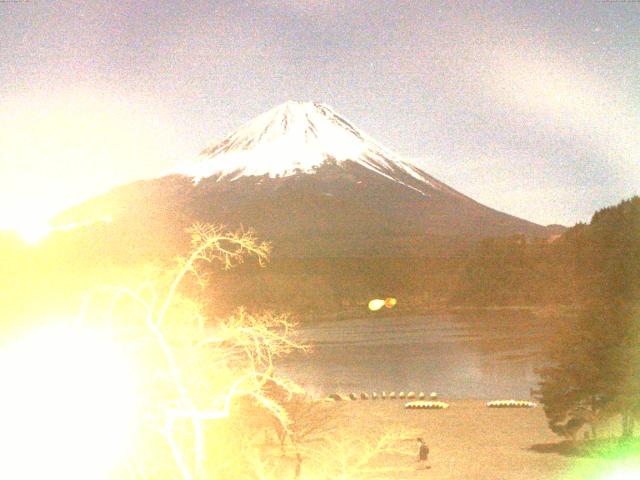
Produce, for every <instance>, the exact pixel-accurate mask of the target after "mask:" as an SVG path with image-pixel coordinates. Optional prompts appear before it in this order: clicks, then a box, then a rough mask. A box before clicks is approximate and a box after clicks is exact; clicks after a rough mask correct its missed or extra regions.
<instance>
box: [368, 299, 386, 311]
mask: <svg viewBox="0 0 640 480" xmlns="http://www.w3.org/2000/svg"><path fill="white" fill-rule="evenodd" d="M382 307H384V300H381V299H379V298H374V299H373V300H371V301H370V302H369V310H371V311H372V312H377V311H378V310H380V309H381V308H382Z"/></svg>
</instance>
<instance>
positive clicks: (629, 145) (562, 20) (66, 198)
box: [0, 0, 640, 225]
mask: <svg viewBox="0 0 640 480" xmlns="http://www.w3.org/2000/svg"><path fill="white" fill-rule="evenodd" d="M287 99H293V100H314V101H321V102H324V103H327V104H329V105H331V106H332V107H333V108H334V109H335V110H336V111H338V112H339V113H341V114H342V115H344V116H345V117H346V118H348V119H349V120H350V121H352V122H353V123H354V124H355V125H356V126H358V127H360V128H361V129H363V130H365V131H366V132H367V133H369V134H370V135H372V136H373V137H374V138H377V139H378V140H379V141H380V142H381V143H383V144H385V145H386V146H388V147H389V148H391V149H392V150H395V151H397V152H398V153H400V154H401V155H403V156H405V157H407V158H409V159H412V160H414V161H415V162H416V163H418V164H419V165H420V166H421V167H422V168H424V169H425V170H426V171H427V172H429V173H431V174H432V175H434V176H436V177H437V178H439V179H441V180H443V181H445V182H446V183H448V184H449V185H451V186H452V187H454V188H456V189H458V190H460V191H461V192H463V193H465V194H467V195H469V196H471V197H473V198H475V199H476V200H478V201H481V202H482V203H485V204H487V205H489V206H491V207H494V208H497V209H499V210H502V211H506V212H508V213H512V214H514V215H518V216H521V217H523V218H526V219H529V220H532V221H535V222H538V223H543V224H548V223H563V224H566V225H570V224H573V223H575V222H577V221H588V220H589V218H590V215H591V214H592V213H593V211H594V210H596V209H598V208H601V207H603V206H606V205H608V204H612V203H616V202H618V201H619V200H621V199H622V198H623V197H628V196H630V195H632V194H637V193H640V192H639V186H640V3H638V2H596V1H594V2H561V1H555V2H541V1H535V2H533V1H532V2H513V1H507V2H475V1H474V2H422V1H396V2H383V1H372V0H369V1H367V2H361V1H349V0H344V1H331V0H315V1H304V0H262V1H257V0H256V1H239V0H235V1H209V2H202V1H201V2H197V1H178V0H173V1H167V2H165V1H157V0H156V1H138V2H134V1H119V2H113V1H111V2H70V1H48V0H33V1H27V2H16V3H13V2H9V3H6V2H2V1H0V122H1V123H0V131H2V132H4V133H0V143H2V144H3V145H5V147H6V148H3V149H1V150H2V151H0V224H1V223H2V221H1V220H2V217H3V215H4V216H5V217H6V216H7V215H9V213H8V212H9V210H12V209H13V210H15V208H16V205H24V208H25V209H26V210H27V211H29V212H31V214H33V215H36V214H37V212H39V211H41V212H44V213H46V214H47V215H49V214H51V213H53V211H54V210H55V209H58V208H60V207H62V206H66V205H69V204H72V203H74V202H77V201H79V200H81V199H84V198H87V197H89V196H91V195H93V194H94V193H95V192H97V191H104V190H106V189H108V188H110V187H112V186H114V185H116V184H118V183H123V182H127V181H131V180H134V179H137V178H141V177H153V176H157V175H159V174H161V173H162V172H164V171H166V170H167V169H168V168H170V167H171V166H172V165H174V164H176V163H178V162H180V161H182V160H184V159H187V158H190V157H192V156H193V155H195V154H196V153H197V152H198V151H199V150H201V149H202V148H203V147H204V146H205V145H207V144H209V143H211V142H212V141H213V140H215V139H216V138H219V137H221V136H223V135H224V134H225V133H228V132H229V131H230V130H232V129H233V128H235V127H237V126H239V125H240V124H241V123H243V122H245V121H247V120H249V119H251V118H252V117H254V116H255V115H257V114H259V113H261V112H263V111H265V110H267V109H269V108H271V107H273V106H275V105H276V104H278V103H281V102H283V101H285V100H287ZM7 145H8V147H7ZM36 192H37V195H38V197H39V200H38V201H35V200H34V195H36ZM3 212H4V213H3Z"/></svg>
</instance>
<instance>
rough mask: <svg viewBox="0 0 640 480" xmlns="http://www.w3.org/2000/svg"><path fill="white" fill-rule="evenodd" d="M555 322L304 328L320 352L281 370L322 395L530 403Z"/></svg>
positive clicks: (512, 319) (350, 323)
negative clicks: (418, 395)
mask: <svg viewBox="0 0 640 480" xmlns="http://www.w3.org/2000/svg"><path fill="white" fill-rule="evenodd" d="M554 324H555V322H553V321H549V320H548V319H543V318H538V317H536V316H534V315H532V314H529V313H526V312H525V313H523V312H519V311H506V312H490V313H487V312H484V313H473V314H471V313H464V314H437V315H427V316H414V317H401V318H376V317H372V316H370V317H368V318H366V319H353V320H342V321H339V322H327V323H320V324H316V325H311V326H306V327H303V328H301V330H300V333H301V336H302V338H303V339H304V341H306V342H307V343H310V344H311V346H312V352H311V353H308V354H300V353H297V354H295V355H292V356H290V357H288V358H286V359H284V360H282V361H281V362H280V363H279V364H278V369H279V371H280V372H282V373H284V374H287V375H290V376H291V377H292V378H293V379H295V380H296V381H298V382H299V383H300V384H302V385H303V386H304V387H305V388H307V389H309V390H310V391H312V392H316V393H319V394H328V393H331V392H350V391H360V390H363V391H369V392H371V391H377V392H380V391H383V390H385V391H387V392H389V391H396V392H399V391H401V390H404V391H409V390H414V391H424V392H427V393H428V392H431V391H437V392H439V393H441V394H442V396H444V397H447V398H481V399H490V398H491V399H495V398H512V397H513V398H515V397H518V398H524V399H527V398H529V395H530V389H531V388H532V387H535V385H536V382H537V377H536V375H535V373H534V372H533V369H534V368H535V367H537V366H540V364H541V362H542V360H543V359H542V355H541V351H542V349H543V348H544V346H545V344H546V342H547V341H548V340H549V339H550V338H551V337H552V336H553V332H554Z"/></svg>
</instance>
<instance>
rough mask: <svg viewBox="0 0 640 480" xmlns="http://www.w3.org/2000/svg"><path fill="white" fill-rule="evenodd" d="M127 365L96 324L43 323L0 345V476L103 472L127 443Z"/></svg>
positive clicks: (24, 479) (130, 413)
mask: <svg viewBox="0 0 640 480" xmlns="http://www.w3.org/2000/svg"><path fill="white" fill-rule="evenodd" d="M134 370H135V369H134V368H133V362H131V361H130V359H129V358H128V356H127V355H126V354H125V352H124V351H123V349H121V348H120V347H119V346H118V345H117V344H116V343H115V342H113V341H112V340H111V339H110V338H109V336H108V335H107V334H105V333H103V332H94V331H88V330H82V329H77V328H55V329H44V330H41V331H38V332H35V333H32V334H30V335H28V336H27V337H25V338H22V339H20V340H18V341H15V342H14V343H12V344H11V345H8V346H7V347H6V348H4V349H3V350H2V351H1V352H0V382H1V383H0V385H1V386H2V395H0V426H1V427H0V451H1V452H2V457H3V460H2V461H1V462H0V478H7V479H8V478H11V479H15V480H18V479H20V480H32V479H33V480H35V479H44V478H64V479H66V480H76V479H77V480H81V479H82V480H85V479H89V478H91V479H97V480H100V479H106V478H108V477H109V474H110V473H111V471H112V470H113V469H114V468H115V467H116V466H117V465H118V464H120V463H121V462H123V461H124V460H125V458H126V454H127V451H128V446H129V445H130V443H131V436H132V433H131V431H132V425H133V421H134V418H135V414H136V405H137V402H136V398H137V396H136V391H135V390H136V389H135V386H136V382H135V375H134V374H133V371H134Z"/></svg>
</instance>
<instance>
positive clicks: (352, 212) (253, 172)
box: [55, 101, 549, 258]
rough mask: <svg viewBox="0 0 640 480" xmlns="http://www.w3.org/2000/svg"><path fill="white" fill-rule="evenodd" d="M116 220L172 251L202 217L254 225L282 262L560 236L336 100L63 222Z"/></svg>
mask: <svg viewBox="0 0 640 480" xmlns="http://www.w3.org/2000/svg"><path fill="white" fill-rule="evenodd" d="M105 217H109V218H111V219H112V221H111V223H110V224H109V225H108V226H104V227H101V228H103V229H105V232H107V231H109V232H111V233H109V234H108V235H116V234H115V233H113V232H118V234H117V238H118V239H119V241H120V243H122V242H124V244H126V245H127V247H123V248H133V247H134V246H137V244H139V243H143V242H144V243H145V245H146V246H149V245H153V243H154V242H156V243H157V245H156V246H157V247H158V248H159V249H161V248H162V247H161V245H162V244H165V245H166V244H167V242H168V241H170V240H175V239H176V238H177V237H180V236H182V237H184V228H185V227H186V226H188V225H190V224H192V223H193V222H196V221H200V222H209V223H223V224H226V225H227V226H228V227H229V228H232V229H234V228H249V227H251V228H253V229H255V230H256V231H257V232H258V235H259V236H260V238H263V239H266V240H269V241H271V242H272V244H273V253H274V256H280V257H368V256H373V257H378V258H380V257H388V256H412V257H413V256H429V255H440V254H450V253H453V252H455V251H458V250H459V249H463V248H465V247H468V246H470V245H471V244H472V243H473V242H475V241H477V240H479V239H482V238H485V237H495V236H505V235H512V234H523V235H526V236H527V237H541V238H546V237H548V236H549V231H548V230H547V229H546V227H543V226H540V225H537V224H534V223H532V222H528V221H526V220H523V219H520V218H517V217H514V216H511V215H508V214H506V213H502V212H498V211H496V210H493V209H491V208H489V207H486V206H484V205H481V204H480V203H478V202H476V201H474V200H472V199H471V198H469V197H467V196H465V195H463V194H461V193H459V192H457V191H456V190H454V189H453V188H451V187H449V186H447V185H445V184H444V183H442V182H440V181H438V180H437V179H435V178H434V177H432V176H431V175H429V174H428V173H426V172H425V171H423V170H422V169H421V168H419V167H417V166H416V165H414V164H412V163H411V162H409V161H406V160H403V159H402V158H400V156H398V155H397V154H395V153H393V152H392V151H390V150H389V149H387V148H385V147H384V146H382V145H380V144H379V143H378V142H376V141H375V140H374V139H372V138H371V137H369V136H368V135H367V134H365V133H364V132H362V131H361V130H359V129H357V128H356V127H355V126H353V124H351V123H350V122H349V121H347V120H346V119H345V118H343V117H342V116H340V115H339V114H338V113H336V112H335V111H334V110H333V109H332V108H330V107H328V106H327V105H324V104H321V103H311V102H291V101H290V102H286V103H284V104H282V105H279V106H277V107H275V108H273V109H272V110H269V111H267V112H266V113H263V114H261V115H259V116H258V117H256V118H255V119H253V120H251V121H249V122H248V123H246V124H244V125H243V126H241V127H240V128H239V129H237V130H236V131H235V132H233V133H231V134H230V135H228V136H226V137H225V138H223V139H222V140H221V141H218V142H215V143H213V144H212V145H210V146H208V147H207V148H205V149H204V150H202V152H201V153H200V155H199V156H197V158H195V159H194V160H191V161H187V162H184V163H182V164H179V165H178V166H177V167H175V168H174V169H173V170H171V171H169V172H167V174H166V175H163V176H162V177H160V178H156V179H152V180H145V181H138V182H135V183H132V184H129V185H125V186H121V187H118V188H116V189H114V190H112V191H110V192H108V193H107V194H105V195H102V196H101V197H97V198H94V199H92V200H90V201H88V202H85V203H84V204H81V205H78V206H77V207H74V208H72V209H70V210H68V211H66V212H64V213H63V214H61V215H60V216H59V217H58V218H57V219H56V221H55V222H56V223H58V224H68V223H72V222H73V223H82V222H88V221H91V219H92V218H93V219H94V218H105ZM114 238H116V237H114ZM123 239H124V240H123ZM143 239H144V240H143Z"/></svg>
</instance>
